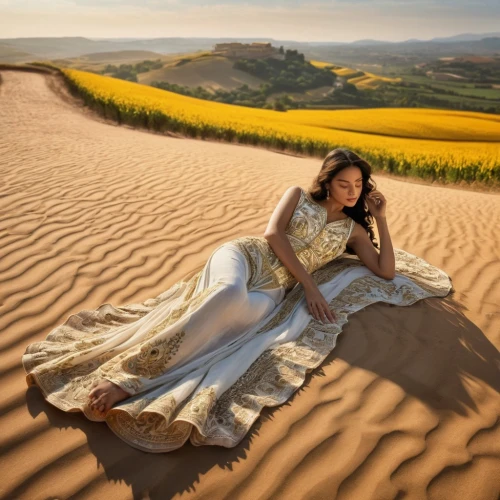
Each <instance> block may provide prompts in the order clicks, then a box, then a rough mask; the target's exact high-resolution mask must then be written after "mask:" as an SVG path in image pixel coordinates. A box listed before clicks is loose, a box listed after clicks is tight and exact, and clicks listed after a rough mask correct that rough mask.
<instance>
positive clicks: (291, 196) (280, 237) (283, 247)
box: [264, 186, 314, 286]
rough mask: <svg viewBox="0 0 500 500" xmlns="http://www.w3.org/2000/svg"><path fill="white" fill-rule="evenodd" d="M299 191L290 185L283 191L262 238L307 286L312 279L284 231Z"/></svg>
mask: <svg viewBox="0 0 500 500" xmlns="http://www.w3.org/2000/svg"><path fill="white" fill-rule="evenodd" d="M300 191H301V190H300V188H299V187H298V186H292V187H290V188H288V189H287V190H286V191H285V193H284V194H283V196H282V198H281V200H280V201H279V202H278V205H277V206H276V208H275V209H274V212H273V213H272V215H271V218H270V219H269V223H268V225H267V228H266V230H265V232H264V238H266V240H267V241H268V243H269V245H271V248H272V249H273V251H274V253H275V254H276V255H277V256H278V258H279V259H280V260H281V262H283V264H284V265H285V266H286V267H287V269H288V270H289V271H290V272H291V273H292V274H293V276H294V277H295V279H296V280H297V281H298V282H300V283H302V284H303V285H304V286H308V285H311V283H314V280H313V279H312V276H311V275H310V274H309V273H308V272H307V271H306V269H305V268H304V266H303V265H302V262H300V260H299V259H298V257H297V255H295V252H294V250H293V247H292V244H291V243H290V240H289V239H288V237H287V235H286V233H285V228H286V226H287V224H288V222H290V219H291V218H292V215H293V212H294V211H295V207H296V206H297V203H298V202H299V199H300Z"/></svg>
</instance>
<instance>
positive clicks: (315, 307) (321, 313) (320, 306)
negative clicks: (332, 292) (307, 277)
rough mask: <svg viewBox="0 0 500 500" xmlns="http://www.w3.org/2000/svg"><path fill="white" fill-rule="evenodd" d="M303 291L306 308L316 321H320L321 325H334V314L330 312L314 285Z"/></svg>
mask: <svg viewBox="0 0 500 500" xmlns="http://www.w3.org/2000/svg"><path fill="white" fill-rule="evenodd" d="M304 291H305V296H306V303H307V308H308V309H309V313H310V314H311V316H312V317H313V318H314V319H315V320H316V321H321V322H322V323H325V322H330V323H335V321H337V317H336V316H335V313H334V312H333V311H331V310H330V305H329V304H328V302H327V301H326V299H325V297H323V294H322V293H321V292H320V290H319V288H318V286H317V285H316V283H311V284H309V285H308V286H307V287H304Z"/></svg>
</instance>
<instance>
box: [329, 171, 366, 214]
mask: <svg viewBox="0 0 500 500" xmlns="http://www.w3.org/2000/svg"><path fill="white" fill-rule="evenodd" d="M327 186H328V184H327ZM329 189H330V196H331V197H333V199H334V201H336V202H337V203H340V204H341V205H347V206H348V207H353V206H354V205H355V204H356V202H357V201H358V199H359V197H360V195H361V191H362V189H363V176H362V174H361V169H360V168H359V167H356V166H354V165H351V166H349V167H347V168H344V169H343V170H341V171H340V172H339V173H338V174H337V175H336V176H335V177H334V178H333V179H332V180H331V181H330V184H329Z"/></svg>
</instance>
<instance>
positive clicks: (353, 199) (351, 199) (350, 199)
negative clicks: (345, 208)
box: [347, 198, 357, 201]
mask: <svg viewBox="0 0 500 500" xmlns="http://www.w3.org/2000/svg"><path fill="white" fill-rule="evenodd" d="M356 200H357V198H347V201H356Z"/></svg>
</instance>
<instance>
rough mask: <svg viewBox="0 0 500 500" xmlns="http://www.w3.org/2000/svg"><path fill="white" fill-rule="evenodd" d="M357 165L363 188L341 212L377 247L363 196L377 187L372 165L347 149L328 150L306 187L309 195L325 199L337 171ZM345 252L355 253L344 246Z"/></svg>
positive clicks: (370, 216)
mask: <svg viewBox="0 0 500 500" xmlns="http://www.w3.org/2000/svg"><path fill="white" fill-rule="evenodd" d="M351 165H352V166H355V167H359V169H360V170H361V174H362V176H363V188H362V190H361V194H360V196H359V198H358V201H357V202H356V204H355V205H354V206H353V207H348V206H344V208H343V209H342V212H344V213H345V214H346V215H348V216H349V217H351V218H352V219H354V220H355V221H356V222H357V223H358V224H360V225H361V226H363V227H364V228H365V230H366V232H367V233H368V236H369V237H370V240H371V242H372V243H373V246H374V247H375V248H379V246H378V243H377V242H376V241H375V233H374V232H373V228H372V227H371V226H372V224H373V221H374V219H373V216H372V214H371V213H370V211H369V210H368V206H367V205H366V202H365V198H366V195H367V194H368V193H369V192H370V191H373V190H374V189H376V188H377V185H376V184H375V181H374V180H373V179H372V178H371V173H372V167H371V165H370V164H369V163H368V162H367V161H366V160H364V159H363V158H360V157H359V156H358V155H357V154H356V153H354V152H352V151H350V150H349V149H344V148H337V149H333V150H332V151H330V152H329V153H328V154H327V155H326V157H325V159H324V160H323V165H321V170H320V171H319V173H318V175H317V176H316V177H315V178H314V180H313V182H312V184H311V187H310V188H309V189H308V191H307V192H308V193H309V195H310V196H311V197H312V198H313V199H314V200H316V201H320V200H326V184H327V183H329V182H330V181H331V180H332V179H333V178H334V177H335V176H336V175H337V174H338V173H339V172H341V171H342V170H344V169H345V168H347V167H350V166H351ZM346 252H347V253H350V254H355V252H354V250H353V249H352V248H350V247H347V248H346Z"/></svg>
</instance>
